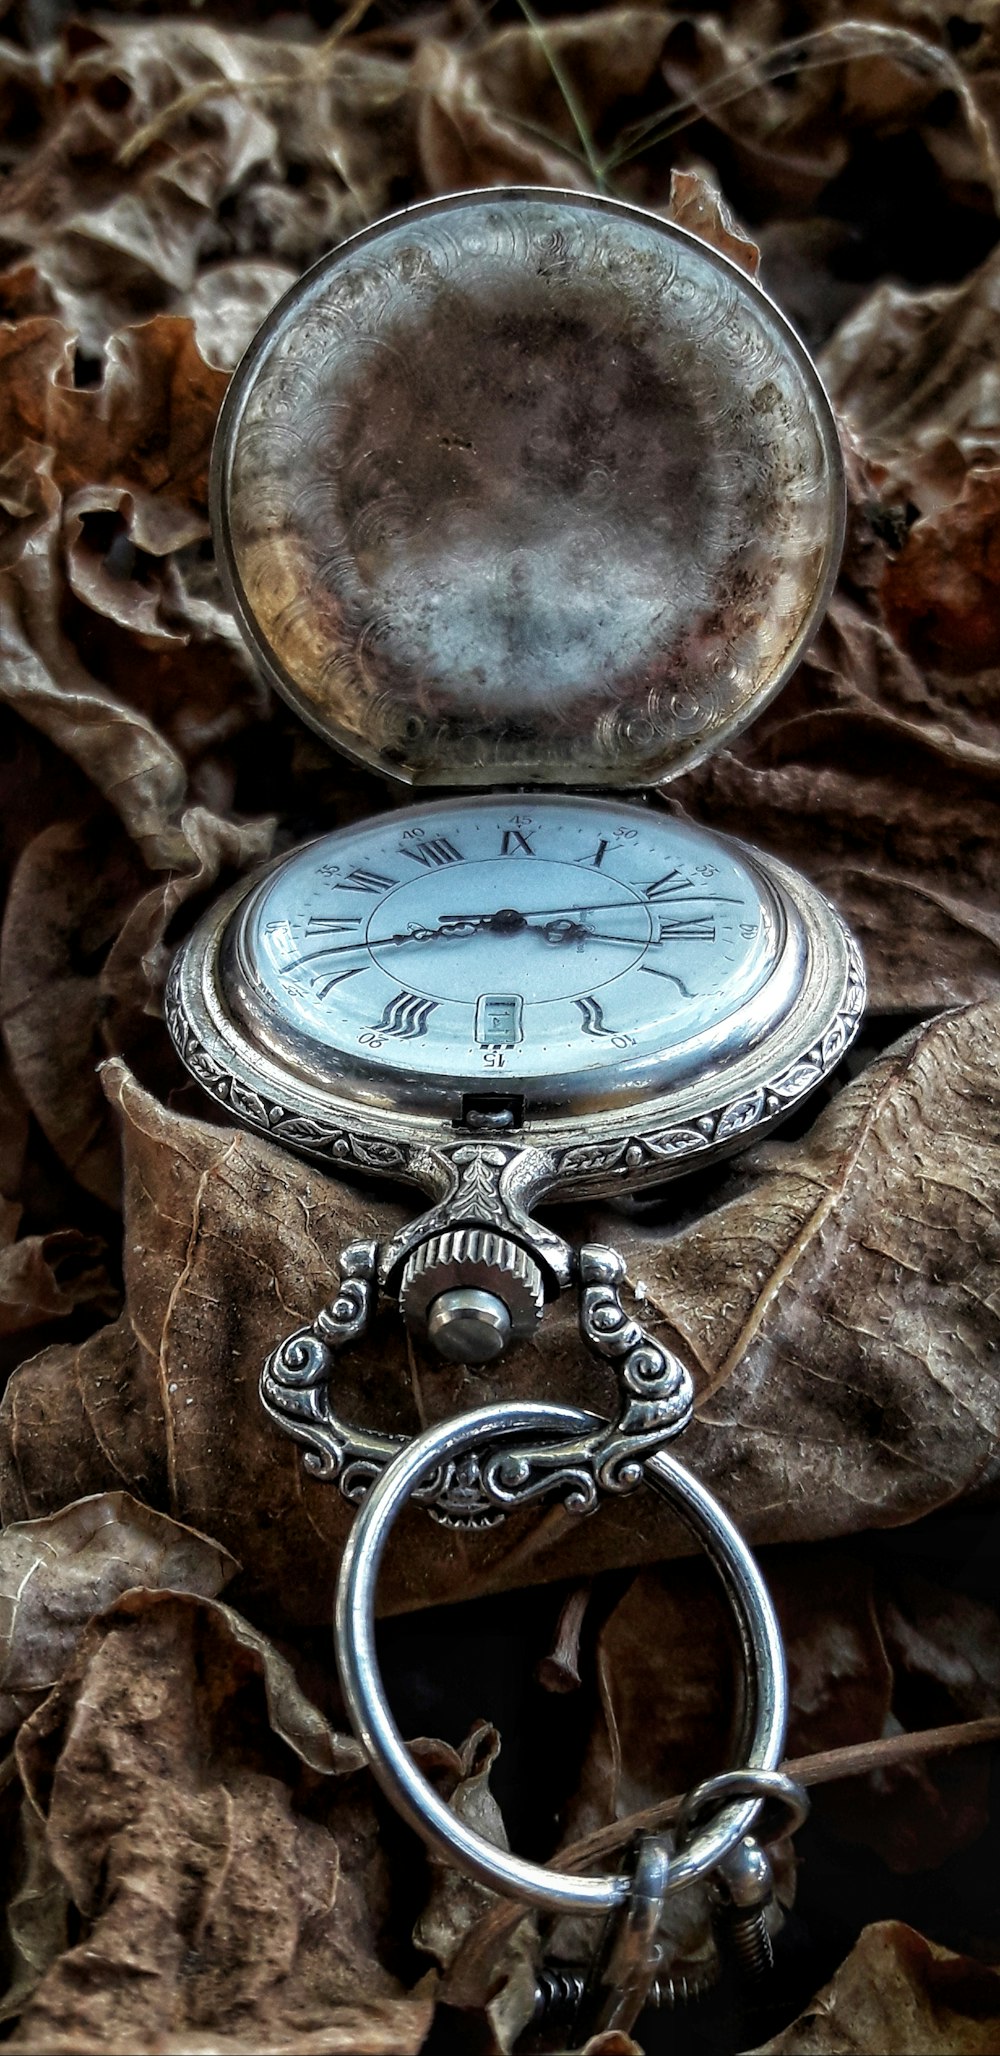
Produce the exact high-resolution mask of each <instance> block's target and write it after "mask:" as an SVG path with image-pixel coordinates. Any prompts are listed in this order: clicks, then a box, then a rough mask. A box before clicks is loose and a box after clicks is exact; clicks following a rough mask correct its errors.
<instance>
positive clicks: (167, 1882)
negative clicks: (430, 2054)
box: [11, 1592, 432, 2056]
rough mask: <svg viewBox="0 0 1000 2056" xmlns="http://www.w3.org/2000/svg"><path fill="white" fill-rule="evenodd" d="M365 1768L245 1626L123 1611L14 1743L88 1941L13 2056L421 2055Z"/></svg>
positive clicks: (197, 1612) (63, 1959)
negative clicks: (390, 1962)
mask: <svg viewBox="0 0 1000 2056" xmlns="http://www.w3.org/2000/svg"><path fill="white" fill-rule="evenodd" d="M276 1680H277V1690H276V1689H275V1682H276ZM358 1754H359V1752H358V1750H357V1748H356V1745H355V1744H354V1743H352V1742H346V1741H344V1740H342V1739H341V1738H338V1737H336V1736H335V1735H334V1734H333V1732H332V1731H331V1730H330V1729H329V1728H328V1726H327V1724H326V1723H325V1722H324V1721H323V1720H322V1718H321V1716H320V1715H319V1714H318V1712H317V1711H316V1709H315V1708H311V1707H310V1706H309V1705H308V1702H306V1701H305V1700H304V1699H303V1697H302V1695H301V1693H300V1692H299V1691H298V1688H297V1687H296V1686H295V1683H294V1679H293V1678H292V1676H291V1673H290V1671H289V1669H288V1666H287V1665H286V1664H284V1662H283V1660H282V1659H281V1658H279V1657H278V1656H277V1653H276V1652H275V1651H274V1650H273V1648H271V1647H270V1645H268V1644H267V1642H266V1641H265V1640H264V1638H263V1637H261V1636H260V1635H259V1634H258V1633H256V1631H254V1630H253V1629H251V1628H250V1627H249V1625H248V1624H247V1623H246V1622H245V1621H241V1620H240V1618H239V1616H237V1615H234V1614H233V1613H232V1612H231V1610H230V1609H229V1608H226V1607H223V1606H221V1605H219V1604H218V1603H217V1602H212V1601H209V1600H204V1599H201V1600H199V1599H195V1598H193V1597H191V1596H190V1595H187V1594H180V1593H175V1592H163V1593H150V1592H132V1593H129V1594H127V1595H125V1596H124V1597H123V1598H121V1599H120V1600H118V1602H117V1603H116V1604H115V1605H114V1606H113V1607H111V1608H110V1609H108V1610H107V1611H106V1612H105V1613H104V1614H103V1615H102V1616H101V1618H100V1619H98V1620H96V1621H94V1622H92V1623H91V1625H90V1627H89V1628H88V1629H87V1630H86V1631H85V1633H84V1635H83V1637H82V1639H81V1640H80V1642H79V1644H78V1647H77V1650H76V1652H75V1655H74V1656H73V1658H72V1660H71V1662H70V1665H69V1667H68V1669H67V1672H66V1674H65V1676H64V1678H63V1680H62V1682H61V1683H60V1684H59V1685H58V1686H57V1687H56V1689H55V1690H54V1691H53V1692H51V1693H50V1694H49V1696H48V1698H47V1699H45V1700H44V1701H43V1703H42V1705H41V1706H40V1707H39V1708H38V1710H37V1712H36V1713H35V1714H33V1715H32V1716H31V1718H30V1719H29V1720H28V1721H27V1722H26V1723H25V1724H24V1726H23V1727H22V1729H21V1732H20V1735H19V1737H18V1743H17V1758H18V1764H19V1768H20V1773H21V1778H22V1782H23V1784H24V1788H25V1793H26V1803H27V1804H28V1805H30V1807H31V1808H32V1809H33V1810H34V1811H35V1813H36V1815H37V1816H38V1818H39V1820H40V1821H41V1822H42V1823H43V1825H44V1832H45V1837H46V1845H47V1851H48V1856H49V1860H50V1862H51V1863H52V1864H53V1865H54V1866H55V1869H56V1871H57V1872H58V1875H59V1877H60V1878H61V1880H62V1882H63V1885H64V1887H65V1889H66V1892H67V1894H68V1896H69V1900H70V1903H71V1905H72V1907H73V1908H75V1909H76V1916H77V1918H78V1919H80V1920H82V1921H83V1922H84V1923H85V1936H84V1939H83V1940H82V1941H81V1942H80V1943H79V1944H78V1945H77V1946H76V1947H74V1948H70V1949H69V1950H68V1951H66V1952H64V1953H63V1954H61V1955H60V1956H59V1957H58V1958H56V1960H55V1961H54V1962H52V1963H51V1964H49V1966H48V1967H47V1968H46V1969H45V1971H44V1973H43V1975H42V1976H41V1978H40V1980H39V1982H38V1984H37V1986H36V1988H35V1990H34V1993H33V1995H32V1997H31V1999H30V2000H29V2002H28V2004H27V2006H26V2008H25V2009H24V2011H23V2012H22V2017H21V2022H20V2025H19V2027H18V2029H17V2030H16V2031H15V2034H14V2037H13V2039H12V2042H11V2046H12V2047H15V2048H17V2047H21V2048H24V2049H32V2050H41V2049H49V2048H68V2047H72V2046H73V2043H74V2038H75V2040H76V2043H77V2044H78V2045H80V2044H83V2045H85V2046H87V2047H89V2048H90V2049H92V2050H95V2051H96V2050H102V2049H105V2048H111V2049H114V2048H117V2047H119V2046H123V2045H125V2044H127V2045H128V2046H129V2047H131V2048H132V2049H134V2050H136V2051H142V2050H146V2049H149V2050H153V2049H155V2050H161V2049H162V2048H163V2047H164V2045H165V2042H166V2040H167V2037H168V2036H173V2037H174V2038H175V2043H176V2045H182V2037H183V2036H184V2034H187V2036H188V2037H189V2040H188V2043H187V2046H188V2047H190V2046H191V2044H192V2042H194V2044H195V2045H197V2042H198V2038H199V2037H200V2038H202V2039H203V2040H205V2041H206V2042H208V2041H210V2040H211V2038H212V2037H213V2036H215V2035H218V2036H219V2037H220V2045H221V2046H222V2047H224V2048H228V2049H232V2050H237V2049H239V2048H241V2047H247V2048H248V2047H250V2046H253V2047H255V2048H261V2049H262V2048H267V2047H269V2046H270V2045H271V2043H272V2042H275V2043H280V2042H281V2041H282V2040H283V2041H284V2046H286V2047H289V2046H291V2047H292V2048H301V2049H311V2050H314V2051H315V2052H316V2056H320V2052H325V2051H328V2052H331V2056H332V2052H339V2056H349V2052H352V2051H357V2052H359V2056H360V2052H365V2056H368V2052H372V2056H378V2052H382V2051H384V2052H385V2056H390V2052H391V2056H406V2052H407V2051H410V2050H413V2051H416V2050H417V2049H418V2048H419V2047H420V2044H421V2042H422V2040H423V2037H424V2035H425V2033H426V2029H427V2026H428V2024H429V2018H430V2012H431V2006H432V1996H431V1993H430V1991H429V1990H428V1991H425V1992H424V1993H422V1994H419V1995H415V1996H408V1995H407V1993H406V1990H405V1987H404V1986H403V1984H402V1983H401V1981H400V1979H399V1978H398V1977H397V1976H395V1975H394V1974H393V1972H392V1971H391V1970H390V1969H388V1968H386V1967H384V1965H383V1963H382V1960H381V1953H382V1940H381V1935H382V1929H383V1926H384V1921H385V1914H386V1909H387V1889H388V1880H387V1869H386V1858H385V1853H384V1850H382V1849H381V1848H380V1845H379V1834H378V1826H377V1822H376V1820H375V1817H374V1815H373V1814H372V1812H371V1807H370V1800H369V1799H368V1798H367V1797H363V1798H362V1799H361V1800H360V1802H359V1796H358V1791H357V1779H355V1778H350V1777H348V1778H343V1777H340V1778H337V1779H335V1780H333V1781H332V1782H329V1781H328V1778H329V1773H330V1772H331V1771H345V1770H347V1771H349V1770H352V1769H354V1768H355V1767H356V1766H357V1763H358ZM316 1771H319V1772H321V1773H325V1774H326V1776H325V1777H324V1778H323V1780H322V1782H321V1784H320V1785H319V1786H318V1787H317V1786H316V1785H315V1772H316ZM310 1778H312V1782H310ZM253 2038H256V2039H253Z"/></svg>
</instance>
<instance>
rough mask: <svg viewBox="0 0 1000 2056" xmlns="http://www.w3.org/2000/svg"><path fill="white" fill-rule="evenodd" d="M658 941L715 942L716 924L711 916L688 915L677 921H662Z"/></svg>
mask: <svg viewBox="0 0 1000 2056" xmlns="http://www.w3.org/2000/svg"><path fill="white" fill-rule="evenodd" d="M657 941H658V942H714V941H715V922H714V921H713V919H712V916H711V914H688V915H687V917H686V918H685V917H684V916H683V915H682V917H681V919H680V920H677V921H661V922H660V933H659V935H658V937H657Z"/></svg>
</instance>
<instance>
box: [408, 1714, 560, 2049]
mask: <svg viewBox="0 0 1000 2056" xmlns="http://www.w3.org/2000/svg"><path fill="white" fill-rule="evenodd" d="M411 1746H412V1748H413V1751H414V1754H415V1755H416V1756H417V1757H418V1759H419V1760H420V1763H421V1768H422V1769H423V1771H424V1774H425V1776H432V1778H433V1782H434V1783H435V1785H436V1786H437V1787H438V1790H439V1791H440V1790H441V1785H442V1779H441V1771H442V1770H444V1772H445V1775H446V1776H447V1783H448V1786H449V1787H450V1788H451V1789H450V1790H448V1792H447V1799H448V1804H449V1806H450V1807H451V1808H452V1811H453V1812H454V1813H456V1814H457V1815H458V1818H459V1819H460V1820H461V1821H463V1822H464V1823H465V1825H466V1826H467V1827H469V1828H471V1829H472V1830H473V1832H474V1833H476V1834H479V1835H482V1836H483V1837H484V1838H485V1839H486V1840H487V1841H489V1842H494V1843H496V1844H497V1846H498V1847H499V1848H501V1849H507V1848H509V1846H510V1845H509V1842H508V1840H507V1834H506V1831H505V1828H504V1824H503V1817H502V1815H501V1812H500V1809H499V1807H498V1805H497V1802H496V1800H495V1798H494V1797H493V1794H492V1792H491V1790H490V1782H489V1781H490V1772H491V1770H492V1768H493V1765H494V1763H495V1762H496V1759H497V1756H498V1754H499V1750H500V1737H499V1735H498V1734H497V1732H496V1730H495V1728H490V1727H488V1726H487V1725H486V1724H485V1723H480V1725H479V1726H478V1727H476V1728H474V1729H473V1731H472V1733H471V1734H470V1735H469V1737H468V1738H467V1740H466V1741H465V1742H464V1743H463V1745H462V1748H461V1750H459V1751H455V1750H447V1751H445V1750H444V1749H443V1747H442V1745H441V1744H436V1745H430V1744H427V1743H424V1742H416V1743H414V1744H412V1745H411ZM435 1759H436V1761H435ZM447 1759H451V1760H450V1761H447ZM435 1768H436V1769H437V1772H438V1774H437V1776H434V1770H435ZM442 1796H444V1793H443V1792H442ZM428 1869H429V1873H430V1891H429V1894H428V1898H427V1903H426V1905H425V1906H424V1908H423V1910H422V1912H421V1914H420V1918H419V1920H418V1921H417V1924H416V1926H415V1928H414V1930H413V1939H414V1942H415V1943H416V1945H417V1948H418V1949H421V1950H423V1951H425V1952H426V1953H427V1954H428V1955H429V1956H431V1957H432V1958H433V1959H434V1961H435V1963H436V1964H437V1965H438V1966H439V1968H440V1969H441V1970H442V1971H444V1972H445V1973H447V1972H448V1971H449V1970H450V1969H451V1966H452V1965H453V1963H454V1962H455V1959H456V1957H457V1955H458V1954H459V1952H460V1950H461V1949H462V1946H463V1944H464V1943H465V1942H466V1940H467V1938H468V1936H469V1934H470V1932H471V1931H472V1929H473V1928H474V1927H475V1925H476V1923H477V1922H478V1921H480V1920H481V1919H482V1916H483V1914H484V1912H485V1911H486V1909H487V1908H488V1907H490V1906H494V1905H496V1903H497V1895H496V1893H495V1892H491V1891H489V1890H488V1889H487V1887H486V1886H484V1885H480V1884H478V1883H477V1882H476V1881H475V1879H473V1878H467V1877H464V1876H463V1875H462V1874H461V1873H460V1872H459V1871H456V1870H455V1869H453V1868H452V1866H451V1865H450V1864H447V1863H445V1862H443V1861H442V1859H441V1858H440V1857H438V1856H437V1855H435V1854H434V1852H433V1851H431V1852H429V1854H428ZM537 1960H538V1935H537V1921H536V1919H535V1917H534V1915H533V1914H532V1913H531V1912H530V1910H528V1909H525V1913H524V1917H523V1918H522V1919H521V1920H520V1921H519V1922H518V1923H517V1924H516V1925H515V1926H514V1927H513V1929H512V1930H511V1932H510V1934H509V1935H507V1936H506V1937H505V1938H504V1942H503V1946H502V1947H501V1948H498V1949H496V1950H495V1951H493V1952H492V1953H491V1956H490V1960H489V1965H488V1974H487V1977H486V1978H485V1979H483V1980H481V1981H479V1982H478V1983H477V1984H476V1985H475V1986H473V1984H472V1981H471V1979H470V1978H469V1977H468V1975H465V1976H463V1977H462V1978H460V1979H459V1980H456V1981H455V1982H454V1983H449V1979H448V1977H447V1975H446V1976H445V1977H444V1980H443V1982H442V1986H441V1999H442V2001H443V2003H444V2004H445V2005H446V2006H450V2007H451V2008H452V2010H453V2011H455V2012H465V2013H466V2014H470V2013H475V2014H476V2015H481V2016H482V2019H481V2020H479V2021H477V2023H476V2030H475V2031H476V2034H477V2043H476V2046H477V2050H481V2052H482V2056H509V2052H510V2051H511V2050H512V2049H513V2047H514V2044H515V2043H516V2042H517V2040H518V2038H519V2036H520V2035H521V2034H522V2033H523V2031H524V2029H525V2027H526V2026H527V2024H528V2022H529V2021H530V2019H531V2017H532V2014H533V2012H534V2005H535V1985H536V1965H537ZM487 2036H488V2037H489V2038H490V2039H489V2040H487V2039H486V2037H487Z"/></svg>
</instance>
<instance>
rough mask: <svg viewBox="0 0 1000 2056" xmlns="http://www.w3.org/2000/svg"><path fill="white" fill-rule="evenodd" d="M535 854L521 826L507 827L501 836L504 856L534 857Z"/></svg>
mask: <svg viewBox="0 0 1000 2056" xmlns="http://www.w3.org/2000/svg"><path fill="white" fill-rule="evenodd" d="M534 854H535V852H534V850H533V849H532V847H531V844H530V842H529V841H528V838H527V836H526V835H525V834H524V832H523V830H522V829H520V828H505V829H504V831H503V835H502V836H501V838H500V855H501V856H502V857H533V856H534Z"/></svg>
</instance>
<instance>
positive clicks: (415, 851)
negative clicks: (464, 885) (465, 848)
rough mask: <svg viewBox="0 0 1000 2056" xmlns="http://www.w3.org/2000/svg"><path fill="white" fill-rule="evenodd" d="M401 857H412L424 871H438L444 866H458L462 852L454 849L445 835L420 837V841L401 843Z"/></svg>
mask: <svg viewBox="0 0 1000 2056" xmlns="http://www.w3.org/2000/svg"><path fill="white" fill-rule="evenodd" d="M399 854H400V856H401V857H412V858H413V861H414V863H415V864H422V865H423V867H424V869H425V871H432V870H434V869H438V870H440V869H441V868H442V866H443V865H445V864H460V863H461V862H462V852H461V850H457V849H456V848H455V845H454V843H453V842H452V841H451V840H450V839H449V837H448V836H447V835H428V836H422V837H421V839H420V841H419V842H417V841H416V840H414V841H412V842H401V843H400V845H399Z"/></svg>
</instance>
